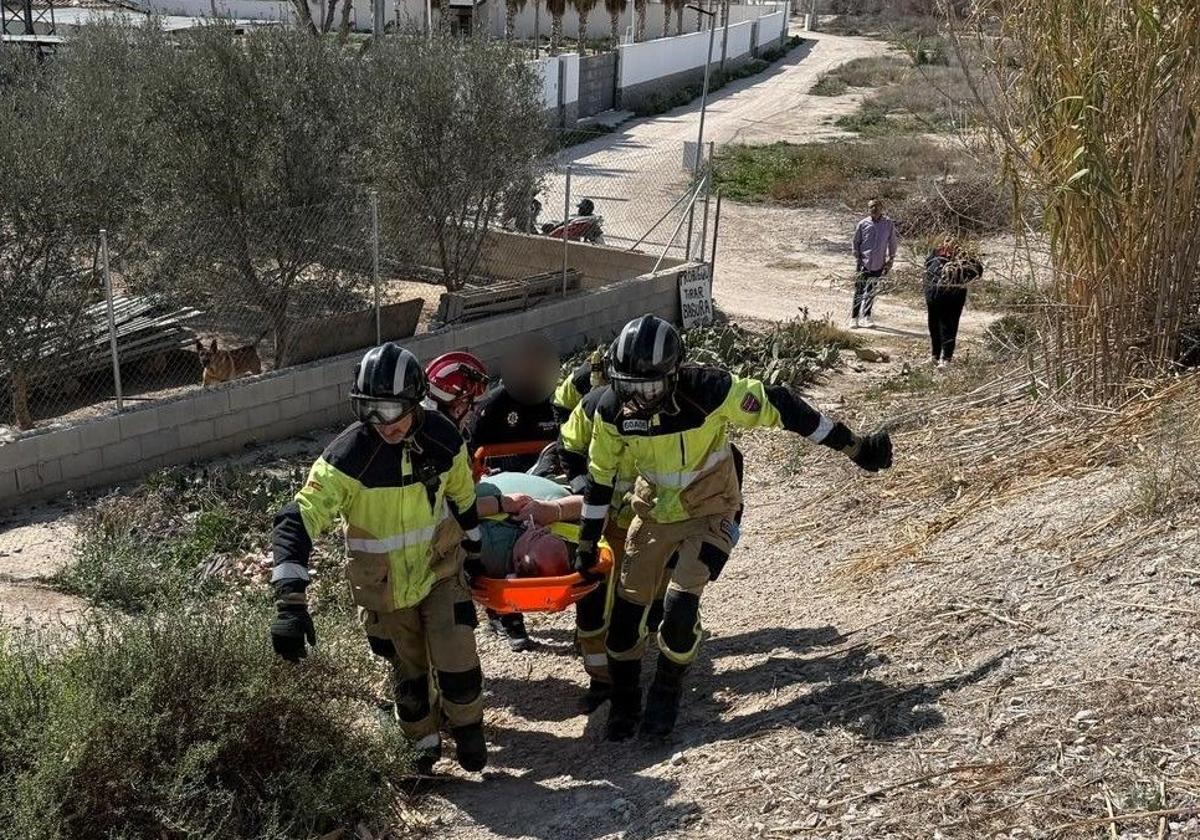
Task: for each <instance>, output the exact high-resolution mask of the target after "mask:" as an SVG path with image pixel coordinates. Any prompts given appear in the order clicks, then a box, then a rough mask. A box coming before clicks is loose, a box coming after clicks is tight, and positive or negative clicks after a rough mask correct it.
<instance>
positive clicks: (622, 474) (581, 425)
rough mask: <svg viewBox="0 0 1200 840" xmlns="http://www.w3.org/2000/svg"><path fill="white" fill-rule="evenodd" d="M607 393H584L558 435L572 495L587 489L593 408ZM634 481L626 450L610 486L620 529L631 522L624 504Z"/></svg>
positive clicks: (599, 390)
mask: <svg viewBox="0 0 1200 840" xmlns="http://www.w3.org/2000/svg"><path fill="white" fill-rule="evenodd" d="M609 390H610V389H609V387H608V386H607V385H605V386H604V387H602V388H594V389H592V390H590V391H588V393H587V396H585V397H584V398H583V399H582V400H581V401H580V402H579V404H578V405H577V406H575V410H574V411H572V412H571V416H570V417H568V418H567V422H566V423H564V424H563V426H562V429H561V431H560V433H559V440H560V442H561V443H562V455H561V460H562V464H563V467H564V468H565V470H566V474H567V482H568V484H569V485H570V487H571V490H572V491H573V492H575V493H582V492H583V491H584V490H585V489H586V488H587V480H588V448H589V447H590V446H591V444H592V433H593V428H594V425H595V423H594V421H595V414H596V408H597V407H598V406H599V405H600V402H601V400H603V399H604V397H605V395H606V394H607V393H608V391H609ZM635 478H637V470H636V469H635V468H634V465H633V453H632V452H631V451H630V450H628V449H626V450H625V453H624V454H623V455H622V457H621V462H620V465H619V466H618V467H617V474H616V478H615V479H614V482H613V498H612V507H613V513H614V514H615V515H616V516H617V524H618V525H619V526H621V527H628V526H629V523H630V522H631V521H632V519H633V511H632V509H631V508H630V507H629V505H628V504H627V500H626V494H627V493H629V492H630V491H631V490H633V481H634V479H635Z"/></svg>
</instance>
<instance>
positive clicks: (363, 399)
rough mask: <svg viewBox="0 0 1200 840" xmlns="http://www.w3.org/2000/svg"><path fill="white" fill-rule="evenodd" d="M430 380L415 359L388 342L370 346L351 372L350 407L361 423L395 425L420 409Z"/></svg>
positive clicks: (402, 349)
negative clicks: (352, 373)
mask: <svg viewBox="0 0 1200 840" xmlns="http://www.w3.org/2000/svg"><path fill="white" fill-rule="evenodd" d="M428 394H429V380H428V379H427V378H426V376H425V369H424V368H423V367H421V363H420V362H419V361H417V357H416V356H414V355H413V354H412V353H410V352H409V351H407V350H405V349H404V348H403V347H401V346H400V345H399V344H396V343H395V342H393V341H389V342H387V343H386V344H381V345H379V346H378V347H373V348H371V349H370V350H368V351H367V354H366V355H365V356H363V358H362V361H361V362H359V363H358V366H357V367H356V368H355V369H354V387H352V388H351V389H350V405H351V406H352V407H353V408H354V416H355V417H357V418H358V419H359V420H361V421H363V422H364V423H379V424H387V423H395V422H396V421H397V420H400V419H401V418H403V417H405V416H406V415H408V414H411V413H412V412H413V411H415V410H417V409H419V408H420V406H421V400H423V399H425V397H426V396H427V395H428Z"/></svg>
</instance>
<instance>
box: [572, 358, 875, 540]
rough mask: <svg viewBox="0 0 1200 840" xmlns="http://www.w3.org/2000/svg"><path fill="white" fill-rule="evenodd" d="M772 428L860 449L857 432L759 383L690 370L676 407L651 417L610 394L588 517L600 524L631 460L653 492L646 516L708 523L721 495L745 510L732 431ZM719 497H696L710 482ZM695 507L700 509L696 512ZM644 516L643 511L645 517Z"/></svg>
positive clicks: (594, 450)
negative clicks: (697, 519)
mask: <svg viewBox="0 0 1200 840" xmlns="http://www.w3.org/2000/svg"><path fill="white" fill-rule="evenodd" d="M731 425H733V426H739V427H741V428H752V427H755V426H768V427H774V428H784V429H787V430H789V431H792V432H796V433H798V434H801V435H804V436H805V437H806V438H808V439H809V440H810V441H812V442H813V443H820V444H823V445H825V446H829V447H831V448H834V449H843V448H845V447H846V446H849V445H850V444H851V443H852V442H853V436H852V435H851V433H850V430H849V429H847V428H846V427H845V426H844V425H842V424H841V423H835V422H834V421H833V420H831V419H829V418H828V417H826V416H825V415H823V414H821V412H819V411H818V410H817V409H815V408H813V407H812V406H811V405H809V404H808V403H807V402H805V401H804V400H802V399H800V398H799V397H797V396H795V395H794V394H792V393H791V391H789V390H788V389H787V388H783V387H778V386H771V387H768V386H766V385H764V384H763V383H762V382H759V381H758V380H756V379H743V378H740V377H735V376H733V375H731V374H729V373H728V372H726V371H723V370H719V369H716V368H702V367H685V368H683V369H682V370H681V371H680V372H679V380H678V383H677V384H676V388H675V394H674V398H673V403H672V405H670V406H668V408H667V410H664V411H660V412H659V413H656V414H654V415H653V416H651V417H645V416H637V415H631V414H629V413H627V412H625V411H623V410H622V407H621V405H620V403H619V401H618V400H617V398H616V395H615V394H613V393H612V392H611V391H608V392H607V393H606V394H605V396H604V397H603V398H602V399H601V400H600V401H599V404H598V406H597V408H596V411H595V424H594V431H593V434H592V441H591V446H590V448H589V452H588V462H589V465H588V486H587V491H586V493H585V508H584V517H585V518H588V519H592V518H596V516H597V513H598V511H600V510H602V509H603V508H601V507H600V506H601V505H607V504H608V501H609V500H610V499H611V498H612V493H613V489H612V488H613V487H614V484H615V482H616V480H617V477H618V475H619V474H620V473H621V472H622V470H623V464H625V463H627V459H631V460H632V464H633V467H634V471H635V472H636V474H637V475H638V476H640V478H641V479H642V481H643V482H645V484H646V485H647V487H646V488H642V485H641V483H639V489H638V496H639V498H640V499H641V501H642V502H644V503H645V506H646V508H647V511H646V513H647V515H648V516H650V517H652V518H653V519H654V520H655V521H657V522H661V523H673V522H682V521H685V520H687V519H690V518H692V517H694V516H697V515H706V514H707V513H708V512H711V511H707V510H704V511H702V510H700V509H691V508H700V507H701V506H702V504H701V503H703V504H705V505H707V504H709V503H710V502H712V496H713V495H717V494H720V495H721V503H722V504H728V503H729V499H728V498H725V497H727V496H730V495H736V496H737V498H736V499H735V500H734V502H733V508H734V509H736V507H737V506H738V504H740V502H741V499H740V493H739V492H738V491H737V489H736V487H737V481H736V476H735V477H734V478H733V486H732V488H731V487H730V482H729V476H726V475H725V473H726V472H728V473H729V475H730V476H732V475H733V466H732V463H731V460H730V450H729V438H728V427H729V426H731ZM710 476H711V477H713V480H712V481H710V482H708V483H709V484H711V485H712V486H713V488H714V489H713V493H712V495H709V494H708V493H707V492H706V491H707V488H706V491H705V492H691V493H689V490H697V489H698V485H699V483H701V481H702V480H707V479H708V477H710ZM689 501H692V502H693V504H692V505H691V508H690V507H689ZM641 510H642V508H641V507H639V512H641Z"/></svg>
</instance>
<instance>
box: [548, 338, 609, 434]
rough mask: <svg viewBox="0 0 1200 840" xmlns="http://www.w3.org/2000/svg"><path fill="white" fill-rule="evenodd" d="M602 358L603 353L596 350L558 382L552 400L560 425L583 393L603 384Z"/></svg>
mask: <svg viewBox="0 0 1200 840" xmlns="http://www.w3.org/2000/svg"><path fill="white" fill-rule="evenodd" d="M602 359H603V355H602V354H601V353H600V351H598V350H597V351H596V352H594V353H592V355H591V356H590V357H589V358H587V359H584V360H583V361H582V362H581V363H580V364H579V365H578V366H577V367H576V368H575V370H573V371H571V375H570V376H568V377H567V378H566V379H564V380H563V381H562V382H560V383H558V388H557V389H556V390H555V392H554V400H553V402H554V412H555V415H556V416H557V417H558V422H559V424H560V425H561V424H563V423H565V422H567V418H568V417H569V416H570V414H571V412H572V411H574V410H575V407H576V406H578V405H579V403H580V402H582V400H583V398H584V396H585V395H587V394H589V393H591V392H592V390H593V389H595V388H596V387H598V386H599V385H602V384H603V382H604V378H603V375H602V374H601V368H600V364H601V360H602Z"/></svg>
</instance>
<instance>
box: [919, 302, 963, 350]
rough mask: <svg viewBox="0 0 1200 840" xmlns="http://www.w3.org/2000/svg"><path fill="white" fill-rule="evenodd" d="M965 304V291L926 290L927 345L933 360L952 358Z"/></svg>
mask: <svg viewBox="0 0 1200 840" xmlns="http://www.w3.org/2000/svg"><path fill="white" fill-rule="evenodd" d="M966 303H967V290H966V289H960V288H951V289H926V290H925V307H926V309H927V310H928V311H929V344H930V348H931V349H932V351H933V358H935V359H945V360H946V361H947V362H948V361H950V360H951V359H952V358H954V342H955V340H956V339H957V338H958V320H959V318H961V317H962V311H963V307H964V306H965V305H966Z"/></svg>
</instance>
